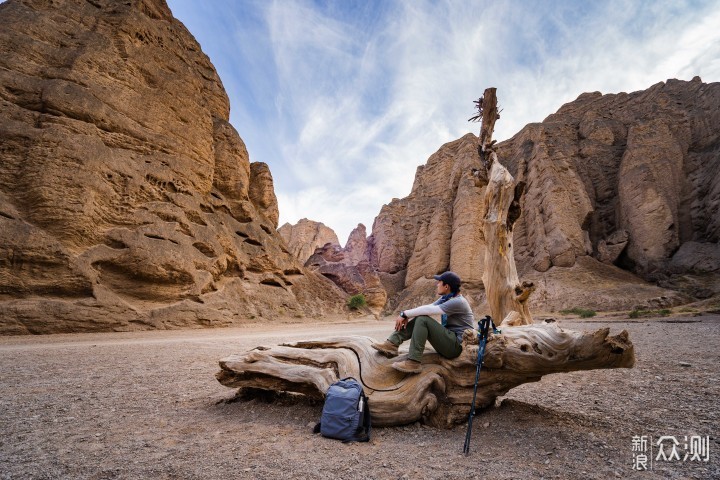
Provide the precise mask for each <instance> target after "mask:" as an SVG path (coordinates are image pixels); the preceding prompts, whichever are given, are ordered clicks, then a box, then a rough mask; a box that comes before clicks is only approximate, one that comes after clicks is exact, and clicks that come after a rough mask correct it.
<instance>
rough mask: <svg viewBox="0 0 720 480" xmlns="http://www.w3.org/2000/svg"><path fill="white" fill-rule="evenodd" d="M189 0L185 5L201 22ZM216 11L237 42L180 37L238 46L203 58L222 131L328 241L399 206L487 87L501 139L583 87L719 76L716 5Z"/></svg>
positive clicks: (283, 202) (384, 5)
mask: <svg viewBox="0 0 720 480" xmlns="http://www.w3.org/2000/svg"><path fill="white" fill-rule="evenodd" d="M187 1H189V0H170V5H171V7H173V11H175V7H174V4H177V3H183V2H187ZM196 3H197V4H200V3H203V2H192V3H190V4H188V5H189V6H188V7H187V8H197V9H198V10H201V13H202V14H203V15H207V14H208V9H204V10H203V9H201V8H200V7H194V5H195V4H196ZM183 5H185V4H183ZM213 5H214V8H215V9H216V10H219V11H220V13H219V15H221V16H222V17H223V21H222V22H219V23H218V24H216V26H218V25H219V26H223V28H224V26H225V25H226V24H228V23H232V22H229V21H227V18H231V19H233V20H234V25H235V27H234V28H236V29H237V30H236V31H235V32H230V33H229V34H226V33H225V32H223V31H208V32H203V31H195V30H193V27H192V25H190V26H189V28H190V30H191V31H192V32H193V34H195V35H196V37H197V38H198V39H199V41H200V43H201V44H202V45H203V48H206V44H210V43H212V42H211V41H210V40H208V42H207V43H206V42H205V40H203V38H209V39H213V38H217V37H222V38H233V39H234V40H233V41H234V43H235V44H236V45H237V49H236V50H235V55H237V56H236V57H232V58H231V59H229V60H228V59H226V58H224V57H223V58H222V59H218V58H215V57H214V55H215V53H213V52H212V51H209V54H210V57H211V60H213V62H214V63H215V64H216V65H218V63H220V64H221V65H226V64H229V65H233V67H232V68H230V67H227V68H223V69H221V68H219V70H221V71H220V74H221V77H222V79H223V82H224V84H225V86H226V88H227V89H228V93H229V95H230V98H231V105H232V110H233V112H234V113H233V122H234V123H236V128H237V129H238V131H239V133H240V135H241V136H242V137H243V138H244V139H245V141H246V143H247V146H248V149H249V151H250V153H251V159H252V160H257V161H264V162H267V163H268V164H269V165H270V167H271V170H272V173H273V177H274V178H275V186H276V192H277V195H278V199H279V203H280V216H281V223H282V222H285V221H290V222H291V223H294V222H296V221H298V220H299V219H300V218H303V217H307V218H310V219H313V220H317V221H322V222H323V223H325V224H326V225H328V226H330V227H332V228H333V229H335V231H336V232H337V234H338V237H339V238H340V240H341V241H344V240H345V239H346V238H347V235H348V234H349V233H350V230H351V229H352V228H354V227H355V226H356V225H357V223H358V222H362V223H364V224H365V225H366V226H367V227H368V229H370V228H371V226H372V221H373V219H374V217H375V216H376V215H377V214H378V213H379V211H380V207H381V206H382V204H384V203H388V202H389V201H390V200H391V199H392V198H393V197H403V196H406V195H407V194H408V193H409V192H410V188H411V186H412V181H413V177H414V174H415V170H416V168H417V166H418V165H422V164H424V163H425V162H426V160H427V158H428V157H429V156H430V155H431V154H432V153H433V152H435V151H436V150H437V149H438V148H439V147H440V146H441V145H442V144H443V143H445V142H448V141H451V140H454V139H456V138H459V137H460V136H462V135H464V134H465V133H467V132H469V131H471V132H474V133H477V130H478V125H476V124H469V123H467V121H466V120H467V118H469V117H470V116H471V115H472V110H473V104H472V101H473V100H474V99H476V98H478V97H479V96H480V95H481V94H482V92H483V90H484V89H485V88H486V87H489V86H495V87H497V88H498V97H499V100H500V106H501V107H502V108H503V109H504V110H503V113H502V118H501V120H500V121H499V122H498V124H497V125H496V131H495V137H496V138H498V139H499V140H502V139H506V138H509V137H511V136H512V135H514V134H515V133H517V131H519V130H520V129H521V128H522V127H523V126H524V125H525V124H527V123H529V122H536V121H542V119H544V118H545V117H546V116H547V115H549V114H551V113H553V112H555V111H556V110H557V109H558V108H559V107H560V106H561V105H562V104H563V103H566V102H569V101H572V100H574V99H575V98H576V97H577V96H578V95H580V94H581V93H583V92H587V91H601V92H603V93H615V92H620V91H626V92H631V91H635V90H640V89H644V88H648V87H649V86H650V85H652V84H655V83H657V82H659V81H664V80H666V79H668V78H674V77H677V78H681V79H685V80H690V79H691V78H692V77H693V76H695V75H700V76H701V77H702V78H703V81H705V82H710V81H718V80H720V33H718V32H720V29H718V28H717V25H720V1H718V0H709V1H694V0H687V1H674V0H673V1H671V0H664V1H662V0H659V1H654V2H627V1H621V0H618V1H609V2H550V3H544V4H537V3H536V2H531V1H512V2H511V1H505V2H493V1H489V0H478V1H472V2H468V1H464V0H447V1H442V2H437V1H421V0H415V1H412V2H403V1H399V0H398V1H389V0H383V1H378V2H375V3H373V2H360V3H351V2H336V3H335V2H330V3H326V4H322V3H320V4H318V3H315V2H309V1H307V2H305V1H302V0H297V1H292V0H283V1H275V2H264V1H260V2H255V1H251V0H248V1H244V2H229V1H228V2H214V3H213ZM540 5H542V6H543V7H544V8H541V7H540ZM225 11H228V12H233V11H234V12H239V13H236V14H234V15H233V14H226V13H223V12H225ZM247 18H252V21H249V20H247ZM181 20H183V21H185V19H184V18H181ZM191 20H192V21H195V20H194V19H191ZM220 43H222V42H220ZM230 50H231V49H228V48H218V49H217V52H218V53H217V55H222V56H227V55H233V52H231V51H230ZM206 51H208V50H206ZM235 65H236V66H235ZM238 85H242V88H240V87H238ZM238 123H241V124H238Z"/></svg>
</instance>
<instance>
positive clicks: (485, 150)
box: [471, 88, 535, 326]
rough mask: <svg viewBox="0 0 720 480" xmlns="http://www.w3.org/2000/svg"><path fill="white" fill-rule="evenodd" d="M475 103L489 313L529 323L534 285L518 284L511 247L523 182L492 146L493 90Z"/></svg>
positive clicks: (509, 321)
mask: <svg viewBox="0 0 720 480" xmlns="http://www.w3.org/2000/svg"><path fill="white" fill-rule="evenodd" d="M476 104H478V110H479V114H478V115H477V116H476V117H474V118H480V117H481V118H482V124H481V126H480V143H479V145H478V152H479V153H480V158H481V159H482V160H483V163H484V165H485V168H486V169H487V179H488V185H487V188H486V190H485V199H484V201H485V212H486V213H485V221H484V223H483V233H484V234H485V243H486V250H485V271H484V272H483V277H482V280H483V284H484V285H485V293H486V297H487V302H488V306H489V307H490V315H491V316H492V317H493V318H494V319H496V320H498V321H501V322H502V323H501V324H502V325H503V326H516V325H531V324H532V323H533V320H532V316H531V315H530V309H529V308H528V304H527V302H528V299H529V298H530V295H531V294H532V292H533V291H534V290H535V286H534V285H533V284H532V283H531V282H523V283H520V280H519V279H518V274H517V269H516V268H515V250H514V248H513V225H514V224H515V221H516V220H517V219H518V218H519V217H520V213H521V208H520V199H521V197H522V194H523V192H524V190H525V184H524V183H522V182H520V183H518V184H517V185H516V184H515V179H514V178H513V176H512V175H511V174H510V172H508V170H507V169H506V168H505V167H504V166H503V165H502V164H501V163H500V162H499V161H498V158H497V153H496V152H495V150H494V147H493V146H494V144H495V142H494V141H493V140H492V134H493V130H494V128H495V120H497V118H498V117H499V115H498V110H497V98H496V95H495V89H494V88H488V89H486V90H485V93H484V94H483V96H482V98H481V99H480V100H478V102H476ZM471 120H472V119H471Z"/></svg>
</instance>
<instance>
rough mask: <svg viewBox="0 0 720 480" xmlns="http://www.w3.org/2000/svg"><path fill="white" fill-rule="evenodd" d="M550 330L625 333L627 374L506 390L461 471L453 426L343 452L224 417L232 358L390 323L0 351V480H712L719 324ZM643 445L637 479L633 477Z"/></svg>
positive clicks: (304, 412) (52, 339)
mask: <svg viewBox="0 0 720 480" xmlns="http://www.w3.org/2000/svg"><path fill="white" fill-rule="evenodd" d="M560 322H561V325H562V326H563V327H564V328H570V329H574V330H595V329H597V328H601V327H604V326H610V327H611V330H612V332H617V331H619V330H621V329H623V328H626V329H628V330H629V331H630V338H631V340H632V341H633V343H634V344H635V346H636V354H637V359H638V361H637V365H636V366H635V368H633V369H623V370H596V371H588V372H575V373H572V374H558V375H550V376H547V377H544V378H543V379H542V381H540V382H538V383H534V384H527V385H523V386H521V387H518V388H516V389H513V390H511V391H510V392H508V395H506V396H505V397H503V398H502V399H499V400H498V402H497V403H496V406H495V407H494V408H490V409H487V410H486V411H484V412H483V413H482V414H480V415H479V416H477V417H476V418H475V424H474V425H475V428H474V430H473V443H472V445H473V452H472V453H471V455H470V456H469V457H465V456H463V455H462V446H463V441H464V435H465V427H464V426H458V427H457V428H455V429H453V430H436V429H433V428H429V427H425V426H423V425H420V424H413V425H408V426H404V427H396V428H376V429H374V430H373V437H372V441H371V442H370V443H368V444H342V443H340V442H337V441H334V440H328V439H324V438H322V437H319V436H313V435H312V434H311V433H310V431H311V425H313V424H314V423H315V422H316V421H317V420H318V418H319V415H320V410H321V408H322V405H321V404H318V403H312V402H309V401H300V402H298V401H291V400H290V399H287V398H280V399H276V400H274V401H273V402H272V403H265V402H263V401H262V400H260V399H253V400H247V401H236V402H232V403H228V402H227V400H229V399H231V398H232V397H233V396H234V391H232V390H231V389H228V388H226V387H223V386H222V385H220V384H219V383H218V382H217V381H216V380H215V378H214V374H215V373H216V371H217V370H218V367H217V362H218V360H219V359H220V358H223V357H225V356H227V355H229V354H232V353H240V352H243V351H245V350H248V349H250V348H253V347H255V346H257V345H272V344H277V343H281V342H287V341H293V340H303V339H313V338H319V337H322V336H326V335H344V334H348V335H368V336H371V337H374V338H377V339H383V338H385V336H386V334H387V333H388V332H389V331H390V329H391V328H392V327H391V322H390V321H389V320H386V321H381V322H378V321H364V322H363V321H361V322H357V321H356V322H348V323H342V324H332V325H330V324H327V323H324V324H314V325H311V324H301V325H290V326H288V325H282V326H275V327H268V328H259V327H252V328H233V329H218V330H185V331H154V332H138V333H106V334H70V335H48V336H39V337H36V336H33V337H30V336H27V337H0V371H2V377H1V378H0V432H2V436H1V437H0V479H11V478H12V479H15V478H33V479H42V478H47V479H58V478H60V479H65V478H68V479H70V478H72V479H76V478H77V479H105V478H108V479H110V478H123V479H135V478H182V479H186V478H187V479H194V478H197V479H215V478H218V479H220V478H222V479H228V478H248V479H251V478H252V479H254V478H267V479H274V478H362V479H369V478H378V479H385V478H388V479H390V478H393V479H398V478H438V479H466V478H598V479H606V478H642V479H654V478H720V460H719V458H718V457H719V455H720V443H719V442H720V438H719V436H718V433H719V432H718V425H720V401H719V399H720V316H718V315H704V316H699V317H683V318H675V319H672V318H664V319H640V320H636V321H632V320H628V319H625V320H617V319H611V318H608V319H592V321H591V322H589V321H579V320H577V319H573V320H570V319H565V320H562V319H560ZM677 322H682V323H677ZM641 436H646V440H647V453H646V455H647V457H648V465H647V466H648V468H652V469H651V470H648V471H645V472H637V471H635V470H633V468H632V466H633V459H634V458H637V456H638V455H639V454H640V453H642V452H638V451H633V437H637V438H636V441H635V444H636V445H635V446H636V448H640V447H641V446H642V445H643V444H642V443H641ZM662 436H670V437H673V438H674V439H676V440H677V441H678V442H679V446H677V447H676V448H677V452H678V454H679V456H680V460H677V459H674V458H672V456H671V455H672V452H671V451H670V448H669V447H670V443H669V442H672V440H670V439H666V440H664V441H663V442H661V445H660V447H664V453H665V455H666V456H668V457H670V459H669V460H667V461H665V460H663V458H662V457H661V458H660V459H659V460H656V456H657V455H658V454H659V451H658V449H659V447H658V446H657V445H655V444H656V442H657V441H658V440H659V439H660V437H662ZM686 437H687V438H686ZM693 437H695V439H702V440H703V441H705V440H707V441H709V444H708V448H707V453H708V457H709V458H708V461H707V462H706V461H703V460H702V459H698V458H697V455H696V458H695V459H694V460H693V459H692V457H691V456H690V455H689V456H688V457H689V458H687V459H686V460H685V461H682V458H683V457H684V454H685V453H686V451H687V452H688V453H689V452H690V449H691V447H690V446H689V444H691V443H692V441H693V440H692V439H693ZM684 443H688V447H687V448H684ZM651 448H652V452H650V449H651ZM699 448H700V446H699V445H696V446H695V447H694V453H697V450H698V449H699ZM665 450H666V451H665ZM703 456H704V455H703ZM651 463H652V464H651Z"/></svg>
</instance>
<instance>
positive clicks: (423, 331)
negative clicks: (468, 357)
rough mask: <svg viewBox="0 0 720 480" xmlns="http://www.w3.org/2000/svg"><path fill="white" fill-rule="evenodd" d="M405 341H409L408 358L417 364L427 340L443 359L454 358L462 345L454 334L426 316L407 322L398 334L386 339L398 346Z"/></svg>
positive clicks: (395, 333)
mask: <svg viewBox="0 0 720 480" xmlns="http://www.w3.org/2000/svg"><path fill="white" fill-rule="evenodd" d="M405 340H410V353H409V354H408V358H409V359H411V360H417V361H418V362H419V361H420V359H421V358H422V354H423V350H425V342H426V341H428V340H430V345H432V346H433V348H434V349H435V351H436V352H437V353H439V354H440V355H442V356H443V357H445V358H455V357H457V356H458V355H460V353H461V352H462V345H461V344H460V342H458V340H457V337H456V336H455V333H453V332H451V331H450V330H448V329H447V328H445V327H443V326H442V325H440V324H439V323H438V322H437V321H436V320H434V319H433V318H432V317H428V316H426V315H421V316H419V317H415V318H413V319H412V320H410V321H409V322H408V324H407V327H405V328H404V329H403V330H400V331H399V332H397V331H396V332H393V333H392V334H391V335H390V336H389V337H388V341H389V342H390V343H393V344H395V345H400V344H401V343H403V342H404V341H405Z"/></svg>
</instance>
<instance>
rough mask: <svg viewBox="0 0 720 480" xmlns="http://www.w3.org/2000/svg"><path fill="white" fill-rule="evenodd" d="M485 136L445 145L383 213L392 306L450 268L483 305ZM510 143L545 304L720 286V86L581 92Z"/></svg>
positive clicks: (383, 265)
mask: <svg viewBox="0 0 720 480" xmlns="http://www.w3.org/2000/svg"><path fill="white" fill-rule="evenodd" d="M500 100H501V101H502V92H500ZM476 145H477V137H475V136H474V135H472V134H468V135H466V136H464V137H462V138H460V139H458V140H456V141H454V142H450V143H448V144H446V145H444V146H442V147H441V148H440V149H439V150H438V151H437V152H436V153H435V154H433V155H432V156H431V157H430V158H429V159H428V161H427V163H426V164H425V165H423V166H421V167H419V168H418V170H417V173H416V176H415V182H414V185H413V188H412V191H411V193H410V195H409V196H408V197H406V198H403V199H394V200H393V201H392V202H391V203H390V204H388V205H385V206H384V207H383V208H382V209H381V211H380V214H379V215H378V217H377V218H376V219H375V222H374V224H373V229H372V235H371V236H370V238H369V239H368V243H369V248H368V260H369V261H370V263H371V265H373V266H374V268H375V269H376V270H377V271H378V274H379V275H380V277H381V278H382V279H383V283H384V284H385V286H386V290H387V292H388V294H389V296H390V297H391V301H390V302H389V304H388V306H387V308H388V309H393V308H394V307H395V306H396V305H397V304H398V302H403V304H407V303H418V302H424V301H427V300H430V299H431V298H432V297H431V293H427V292H431V291H432V289H431V287H430V286H429V284H430V283H431V281H430V280H428V278H430V277H431V276H432V275H433V274H435V273H438V272H442V271H443V270H446V269H452V270H454V271H456V272H458V274H459V275H460V276H461V277H462V278H463V279H464V280H465V281H466V282H467V285H466V287H467V288H466V290H469V291H470V292H471V293H472V294H471V298H472V299H473V303H474V304H475V305H476V306H478V307H479V306H480V305H481V304H482V302H483V300H484V297H483V292H482V288H481V287H482V285H481V277H482V273H483V263H484V239H483V234H482V221H483V217H484V214H485V212H484V210H483V208H484V207H483V195H484V190H485V188H484V184H483V182H482V181H480V182H479V184H478V185H476V184H475V183H474V182H473V181H472V180H471V179H470V178H469V175H468V174H469V171H470V169H471V168H476V169H481V170H482V169H483V167H482V166H481V165H480V160H479V158H478V155H477V152H476ZM498 155H499V158H500V161H502V162H503V163H504V164H505V165H506V166H507V167H508V169H509V170H510V171H511V172H512V174H513V175H514V176H515V178H516V180H517V181H524V182H526V184H527V188H526V193H525V196H524V198H523V211H522V216H521V217H520V219H519V220H518V222H517V223H516V224H515V239H514V240H515V252H516V261H517V264H518V270H519V272H520V273H521V277H523V279H529V280H533V281H535V282H536V284H538V286H539V288H538V291H537V292H536V293H535V295H534V297H533V301H532V302H533V306H534V307H536V308H538V307H539V308H544V309H556V308H557V309H559V308H568V307H573V306H586V307H592V308H600V309H628V308H633V307H636V306H640V307H659V306H669V305H675V304H679V303H682V302H685V301H689V300H691V299H692V297H695V298H704V297H707V296H710V295H713V294H717V293H720V269H719V268H718V262H717V258H719V257H720V247H719V246H718V240H719V239H720V84H718V83H712V84H705V83H703V82H702V81H701V80H700V79H699V78H695V79H693V80H692V81H690V82H685V81H678V80H669V81H667V82H665V83H659V84H657V85H655V86H653V87H651V88H649V89H648V90H645V91H640V92H634V93H630V94H627V93H620V94H612V95H601V94H600V93H591V94H583V95H581V96H580V97H579V98H578V99H577V100H575V101H574V102H571V103H569V104H567V105H564V106H563V107H562V108H560V110H558V112H557V113H555V114H553V115H550V116H549V117H548V118H547V119H545V120H544V121H543V122H542V123H537V124H530V125H527V126H526V127H525V128H523V129H522V130H521V131H520V132H519V133H518V134H516V135H515V136H514V137H513V138H511V139H510V140H507V141H505V142H502V143H501V144H499V145H498ZM481 177H482V172H481ZM486 182H487V181H486V180H485V183H486ZM648 281H649V282H651V283H648ZM661 287H664V288H661ZM668 289H672V290H668Z"/></svg>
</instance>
